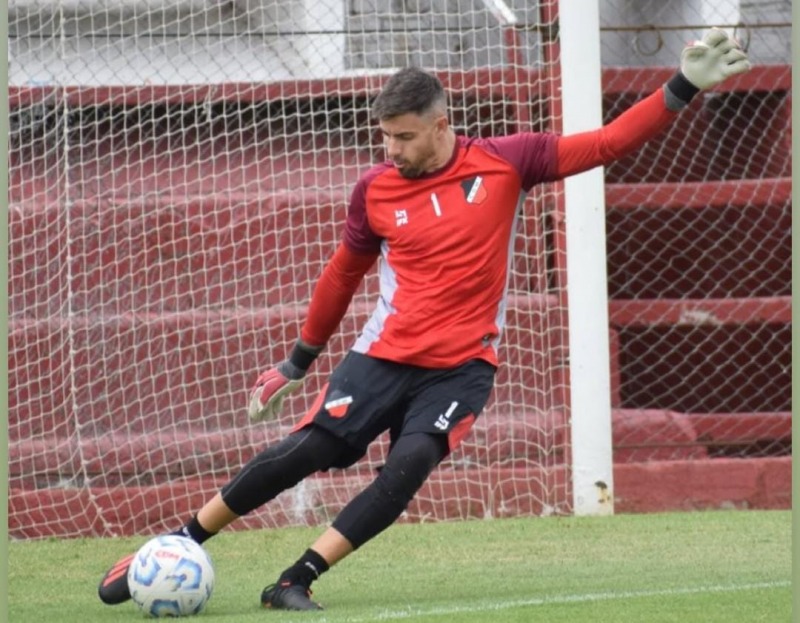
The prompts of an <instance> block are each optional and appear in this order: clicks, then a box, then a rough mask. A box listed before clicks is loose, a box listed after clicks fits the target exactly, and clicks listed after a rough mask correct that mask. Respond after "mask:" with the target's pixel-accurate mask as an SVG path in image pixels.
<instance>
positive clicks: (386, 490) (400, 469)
mask: <svg viewBox="0 0 800 623" xmlns="http://www.w3.org/2000/svg"><path fill="white" fill-rule="evenodd" d="M445 453H446V445H444V444H443V442H442V440H441V439H440V438H439V437H437V436H434V435H428V434H418V435H410V436H408V437H401V438H400V439H399V440H398V442H397V444H396V445H395V447H394V448H393V449H392V452H391V453H390V454H389V459H388V460H387V461H386V464H385V465H384V466H383V468H382V469H381V471H380V474H379V475H378V478H377V479H376V480H375V487H376V489H377V492H378V493H379V495H381V497H383V498H384V500H385V501H386V502H387V503H390V504H391V505H392V506H394V507H399V506H402V509H401V512H402V511H403V510H405V508H406V506H408V504H409V502H411V500H412V499H413V497H414V495H415V494H416V493H417V491H418V490H419V489H420V487H422V485H423V484H424V483H425V481H426V480H427V478H428V476H429V475H430V473H431V472H432V471H433V469H434V468H435V467H436V466H437V465H438V464H439V462H440V461H441V460H442V458H443V457H444V455H445Z"/></svg>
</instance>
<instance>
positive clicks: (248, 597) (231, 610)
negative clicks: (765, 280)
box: [8, 511, 791, 623]
mask: <svg viewBox="0 0 800 623" xmlns="http://www.w3.org/2000/svg"><path fill="white" fill-rule="evenodd" d="M319 532H320V529H319V528H290V529H281V530H263V531H262V530H259V531H246V532H226V533H223V534H221V535H219V536H217V537H216V538H214V539H213V540H211V541H210V542H209V543H208V544H207V549H208V551H209V552H210V554H211V556H212V558H213V560H214V564H215V567H216V575H217V582H216V589H215V593H214V595H213V597H212V599H211V601H210V602H209V605H208V608H207V609H206V611H205V612H204V613H203V614H201V615H200V616H199V617H197V618H196V620H197V621H198V622H199V621H207V622H209V623H211V622H213V623H228V622H234V621H235V622H236V623H249V622H252V621H260V622H263V621H274V622H275V623H289V622H290V621H292V622H294V621H314V622H316V623H322V622H326V623H327V622H331V623H334V622H345V621H349V622H363V623H367V622H371V621H410V622H414V623H418V622H434V621H435V622H437V623H466V622H469V623H479V622H481V623H482V622H485V621H492V622H495V621H498V622H503V623H505V622H525V623H528V622H537V623H551V622H552V623H561V622H564V623H567V622H569V623H578V622H583V621H587V622H593V623H594V622H600V623H603V622H605V621H608V622H613V623H633V622H636V623H661V622H676V623H678V622H679V623H693V622H697V623H700V622H702V623H716V622H720V623H722V622H725V623H731V622H739V621H741V622H747V623H752V622H756V621H765V622H769V623H779V622H783V621H790V620H791V514H790V512H788V511H731V512H728V511H714V512H697V513H674V514H657V515H618V516H616V517H605V518H546V519H504V520H494V521H469V522H460V523H439V524H423V525H403V524H401V525H396V526H393V527H392V528H390V529H389V530H388V531H387V532H386V533H384V534H383V535H381V536H379V537H378V538H377V539H376V540H375V541H373V542H371V543H369V544H367V545H366V546H365V547H364V548H363V549H362V550H360V551H359V552H357V553H356V554H354V555H353V556H351V557H349V558H347V559H346V560H344V561H343V562H342V563H340V565H338V566H337V567H335V568H334V569H333V570H332V571H331V572H329V573H327V574H326V575H324V576H323V577H322V578H321V579H320V580H319V581H318V582H317V583H316V584H315V585H314V590H315V595H314V596H315V598H316V599H318V600H319V601H320V602H321V603H322V604H323V605H324V606H325V608H326V609H325V611H324V612H321V613H291V612H278V611H265V610H262V609H261V608H260V607H259V603H258V598H259V595H260V592H261V589H262V588H263V586H264V585H266V584H268V583H270V582H272V581H274V579H275V577H276V576H277V574H278V573H279V572H280V571H281V570H282V569H283V568H284V567H285V566H286V565H287V564H288V563H290V562H292V561H293V560H294V559H295V558H297V556H299V554H300V553H302V551H303V550H304V549H305V548H306V547H307V545H308V544H309V543H310V542H311V541H312V540H313V539H314V538H315V536H316V535H317V534H318V533H319ZM144 540H145V539H144V538H143V537H140V538H132V539H129V538H125V539H80V540H55V539H52V540H47V541H33V542H12V543H10V545H9V578H8V581H9V583H8V591H9V621H11V622H12V623H27V622H29V621H30V622H42V621H59V622H60V621H66V622H71V621H75V622H80V623H84V622H85V623H94V622H99V621H103V622H108V621H140V620H143V615H141V614H140V613H139V612H138V611H137V610H136V609H135V607H134V606H133V605H132V604H131V603H126V604H122V605H120V606H114V607H110V606H105V605H103V604H102V603H100V601H99V600H98V598H97V596H96V589H97V583H98V582H99V579H100V576H101V575H102V574H103V572H104V571H105V570H106V568H107V567H108V566H109V565H110V564H111V563H113V562H114V561H115V560H116V558H117V557H119V556H121V555H123V554H125V553H128V552H129V551H132V550H133V549H135V548H136V547H138V545H140V544H141V543H143V542H144Z"/></svg>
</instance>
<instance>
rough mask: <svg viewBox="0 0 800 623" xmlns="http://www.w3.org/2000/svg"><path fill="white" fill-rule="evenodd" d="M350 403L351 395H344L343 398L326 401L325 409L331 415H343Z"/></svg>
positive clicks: (351, 400)
mask: <svg viewBox="0 0 800 623" xmlns="http://www.w3.org/2000/svg"><path fill="white" fill-rule="evenodd" d="M351 404H353V397H352V396H344V397H343V398H336V399H335V400H329V401H328V402H326V403H325V410H326V411H327V412H328V413H330V414H331V416H333V417H344V416H345V414H346V413H347V407H349V406H350V405H351Z"/></svg>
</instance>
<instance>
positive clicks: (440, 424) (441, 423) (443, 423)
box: [433, 400, 458, 430]
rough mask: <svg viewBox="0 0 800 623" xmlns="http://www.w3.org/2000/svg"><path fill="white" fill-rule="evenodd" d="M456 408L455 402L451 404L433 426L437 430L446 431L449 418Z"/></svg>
mask: <svg viewBox="0 0 800 623" xmlns="http://www.w3.org/2000/svg"><path fill="white" fill-rule="evenodd" d="M457 406H458V401H457V400H454V401H453V402H451V403H450V408H449V409H447V411H446V412H445V413H441V414H439V418H438V419H437V420H436V421H435V422H434V423H433V425H434V426H435V427H436V428H438V429H439V430H447V427H448V426H450V418H451V417H452V416H453V411H455V410H456V407H457Z"/></svg>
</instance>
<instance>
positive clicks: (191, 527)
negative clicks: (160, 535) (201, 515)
mask: <svg viewBox="0 0 800 623" xmlns="http://www.w3.org/2000/svg"><path fill="white" fill-rule="evenodd" d="M172 534H174V535H175V536H187V537H189V538H190V539H192V540H193V541H195V542H196V543H199V544H200V545H202V544H203V543H205V542H206V541H208V539H210V538H211V537H212V536H214V535H215V534H216V532H209V531H208V530H206V529H205V528H204V527H203V526H201V525H200V522H199V521H197V515H195V516H194V517H192V518H191V519H190V520H189V522H188V523H187V524H186V525H185V526H183V528H181V529H180V530H176V531H175V532H173V533H172Z"/></svg>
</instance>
